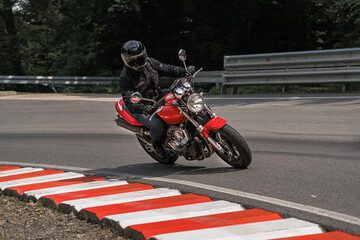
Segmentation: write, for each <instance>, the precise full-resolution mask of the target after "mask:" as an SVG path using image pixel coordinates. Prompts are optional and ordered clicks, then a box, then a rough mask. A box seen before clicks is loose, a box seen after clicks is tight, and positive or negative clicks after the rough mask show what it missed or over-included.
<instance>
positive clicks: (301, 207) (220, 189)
mask: <svg viewBox="0 0 360 240" xmlns="http://www.w3.org/2000/svg"><path fill="white" fill-rule="evenodd" d="M0 164H3V165H19V166H28V167H43V168H55V169H61V170H69V171H86V172H89V171H91V173H94V174H96V173H97V174H106V175H112V176H119V177H130V178H141V179H145V180H152V181H159V182H166V183H169V182H170V183H175V184H181V185H185V186H190V187H196V188H200V189H205V190H209V191H214V192H219V193H225V194H229V195H233V196H238V197H242V198H248V199H253V200H257V201H261V202H265V203H271V204H275V205H278V206H281V207H287V208H291V209H296V210H301V211H304V212H309V213H312V214H316V215H319V216H323V217H328V218H331V219H335V220H339V221H342V222H346V223H350V224H354V225H358V226H360V218H358V217H354V216H350V215H346V214H343V213H338V212H333V211H329V210H326V209H322V208H317V207H312V206H308V205H303V204H298V203H293V202H289V201H285V200H281V199H277V198H271V197H266V196H261V195H257V194H253V193H247V192H242V191H238V190H233V189H229V188H224V187H217V186H212V185H208V184H203V183H196V182H190V181H186V180H178V179H170V178H162V177H151V176H145V175H134V174H128V173H119V172H114V171H106V170H94V169H90V168H80V167H70V166H61V165H52V164H40V163H24V162H6V161H0Z"/></svg>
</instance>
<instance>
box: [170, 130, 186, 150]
mask: <svg viewBox="0 0 360 240" xmlns="http://www.w3.org/2000/svg"><path fill="white" fill-rule="evenodd" d="M167 135H168V145H169V146H170V147H171V148H172V149H173V150H174V151H176V152H182V149H183V146H184V145H185V144H186V143H187V142H188V138H187V137H186V136H185V133H184V131H183V130H182V129H181V128H179V127H171V128H169V129H168V131H167Z"/></svg>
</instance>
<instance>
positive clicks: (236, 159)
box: [213, 132, 242, 165]
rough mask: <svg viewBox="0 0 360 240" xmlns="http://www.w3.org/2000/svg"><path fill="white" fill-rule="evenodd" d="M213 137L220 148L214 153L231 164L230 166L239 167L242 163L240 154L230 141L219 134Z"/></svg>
mask: <svg viewBox="0 0 360 240" xmlns="http://www.w3.org/2000/svg"><path fill="white" fill-rule="evenodd" d="M213 137H214V139H215V141H216V143H217V144H218V146H219V147H220V148H221V150H220V151H218V150H216V152H217V153H218V154H219V155H220V157H221V158H222V159H223V160H224V161H226V162H228V163H231V165H240V164H241V163H242V158H241V154H240V152H239V150H238V149H237V148H236V146H235V145H234V144H232V143H231V141H230V139H228V138H226V136H224V135H222V134H220V133H219V132H217V133H216V134H214V136H213Z"/></svg>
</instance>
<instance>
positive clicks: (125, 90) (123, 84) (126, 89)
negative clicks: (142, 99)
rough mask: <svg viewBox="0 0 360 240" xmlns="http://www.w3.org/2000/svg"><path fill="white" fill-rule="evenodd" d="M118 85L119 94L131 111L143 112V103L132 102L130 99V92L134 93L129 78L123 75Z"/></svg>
mask: <svg viewBox="0 0 360 240" xmlns="http://www.w3.org/2000/svg"><path fill="white" fill-rule="evenodd" d="M119 86H120V90H121V96H122V97H123V100H124V103H125V105H126V107H127V108H128V109H129V110H130V111H131V112H132V113H140V114H142V113H144V104H142V103H132V102H131V100H130V97H131V94H133V93H134V89H133V86H132V84H131V83H130V82H129V80H128V79H127V78H125V77H120V79H119Z"/></svg>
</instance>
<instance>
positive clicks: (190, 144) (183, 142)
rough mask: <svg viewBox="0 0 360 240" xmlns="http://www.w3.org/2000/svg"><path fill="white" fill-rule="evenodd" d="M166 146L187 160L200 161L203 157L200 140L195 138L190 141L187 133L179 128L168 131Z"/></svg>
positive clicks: (171, 128)
mask: <svg viewBox="0 0 360 240" xmlns="http://www.w3.org/2000/svg"><path fill="white" fill-rule="evenodd" d="M167 145H168V146H170V147H171V149H172V150H173V151H174V152H176V153H177V154H179V155H182V156H183V157H184V158H185V159H187V160H202V159H204V157H205V156H204V152H203V150H202V145H201V142H200V140H199V139H198V138H197V137H195V138H194V139H191V140H190V139H189V137H188V133H187V131H186V130H183V129H181V128H180V127H174V126H172V127H170V128H169V129H168V131H167Z"/></svg>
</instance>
